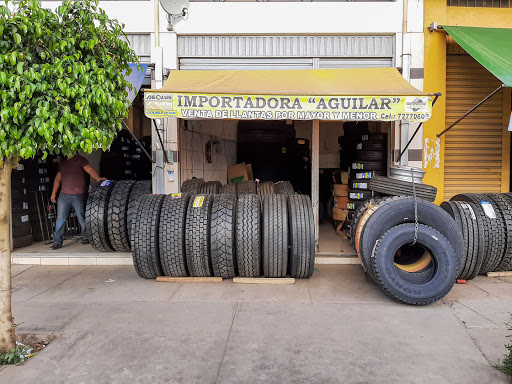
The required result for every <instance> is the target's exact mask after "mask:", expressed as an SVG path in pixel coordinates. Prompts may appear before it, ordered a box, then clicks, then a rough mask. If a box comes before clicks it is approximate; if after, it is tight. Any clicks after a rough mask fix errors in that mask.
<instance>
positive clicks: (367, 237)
mask: <svg viewBox="0 0 512 384" xmlns="http://www.w3.org/2000/svg"><path fill="white" fill-rule="evenodd" d="M417 207H418V223H419V224H423V225H426V226H428V227H432V228H436V230H438V231H439V232H440V233H441V234H442V235H443V236H444V237H445V238H446V239H448V241H449V242H450V244H452V246H453V248H454V250H455V254H456V255H457V262H458V263H460V261H461V258H462V252H463V244H462V241H463V240H462V234H461V232H460V229H459V226H458V225H457V223H455V220H453V219H452V217H451V216H450V215H449V214H448V213H447V212H446V211H445V210H444V209H442V208H440V207H438V206H437V205H435V204H432V203H430V202H428V201H425V200H422V199H417ZM370 213H371V212H370V211H367V212H366V214H367V215H369V217H368V218H364V217H363V218H362V219H361V220H362V221H363V220H365V222H364V223H363V222H361V223H360V225H359V228H357V233H358V234H359V236H357V235H356V241H355V245H356V250H357V251H358V254H359V257H360V258H361V260H362V261H363V265H364V267H365V269H366V271H367V272H368V274H369V275H370V276H371V277H372V278H373V276H372V271H371V262H370V259H371V255H372V251H373V248H374V246H375V243H376V241H377V240H378V239H379V238H380V236H382V234H384V233H385V232H387V231H388V230H390V229H391V228H393V227H395V226H397V225H400V224H403V223H413V222H414V199H413V198H410V197H407V198H399V199H396V200H391V201H387V202H386V203H385V204H382V205H379V206H378V209H376V210H375V211H374V212H373V213H371V215H370Z"/></svg>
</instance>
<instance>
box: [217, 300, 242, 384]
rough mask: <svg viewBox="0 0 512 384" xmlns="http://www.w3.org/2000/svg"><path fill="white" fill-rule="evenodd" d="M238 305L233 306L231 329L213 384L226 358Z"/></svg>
mask: <svg viewBox="0 0 512 384" xmlns="http://www.w3.org/2000/svg"><path fill="white" fill-rule="evenodd" d="M239 305H240V303H239V302H237V303H236V305H235V310H234V311H233V318H232V319H231V327H230V328H229V334H228V339H227V340H226V345H225V346H224V352H223V353H222V359H221V360H220V364H219V370H218V371H217V377H216V378H215V384H217V383H218V381H219V376H220V370H221V368H222V364H223V363H224V357H225V356H226V351H227V350H228V345H229V339H230V338H231V331H232V330H233V324H234V323H235V318H236V316H237V315H238V310H239ZM240 306H241V305H240Z"/></svg>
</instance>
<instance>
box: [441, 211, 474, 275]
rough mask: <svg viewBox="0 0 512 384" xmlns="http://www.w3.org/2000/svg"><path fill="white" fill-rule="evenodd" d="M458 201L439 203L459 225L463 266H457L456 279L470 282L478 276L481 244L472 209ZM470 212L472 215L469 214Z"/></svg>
mask: <svg viewBox="0 0 512 384" xmlns="http://www.w3.org/2000/svg"><path fill="white" fill-rule="evenodd" d="M468 204H471V203H465V202H460V201H447V202H443V203H441V208H443V209H444V210H445V211H446V212H448V213H449V214H450V215H451V216H452V217H453V218H454V219H455V222H456V223H457V224H459V226H460V228H461V232H462V239H463V245H464V246H463V249H464V251H463V257H462V260H463V264H462V265H460V266H459V273H458V275H457V278H458V279H463V280H471V279H474V278H475V276H476V275H477V274H478V270H479V268H480V266H481V265H482V261H483V242H482V243H481V244H479V240H480V236H479V229H478V223H477V220H476V216H475V215H474V211H473V208H471V207H470V208H468V207H467V206H466V205H468ZM470 210H471V212H472V214H470Z"/></svg>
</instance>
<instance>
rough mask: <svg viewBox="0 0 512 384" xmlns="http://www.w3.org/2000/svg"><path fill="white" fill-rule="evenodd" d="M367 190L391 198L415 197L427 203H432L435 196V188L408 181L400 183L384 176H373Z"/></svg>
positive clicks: (400, 181)
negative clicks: (390, 196)
mask: <svg viewBox="0 0 512 384" xmlns="http://www.w3.org/2000/svg"><path fill="white" fill-rule="evenodd" d="M368 189H370V190H372V191H375V192H380V193H383V194H385V195H393V196H413V195H414V192H416V196H417V197H419V198H421V199H425V200H428V201H434V200H435V199H436V196H437V188H436V187H434V186H432V185H427V184H417V183H415V184H414V188H413V183H412V182H410V181H402V180H397V179H393V178H390V177H384V176H374V177H372V179H371V180H370V182H369V187H368Z"/></svg>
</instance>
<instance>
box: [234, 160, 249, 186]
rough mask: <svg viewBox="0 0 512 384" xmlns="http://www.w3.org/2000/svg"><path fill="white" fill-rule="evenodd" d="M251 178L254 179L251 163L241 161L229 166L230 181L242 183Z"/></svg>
mask: <svg viewBox="0 0 512 384" xmlns="http://www.w3.org/2000/svg"><path fill="white" fill-rule="evenodd" d="M249 180H253V175H252V167H251V164H245V163H240V164H235V165H230V166H228V183H230V184H240V183H241V182H243V181H249Z"/></svg>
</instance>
